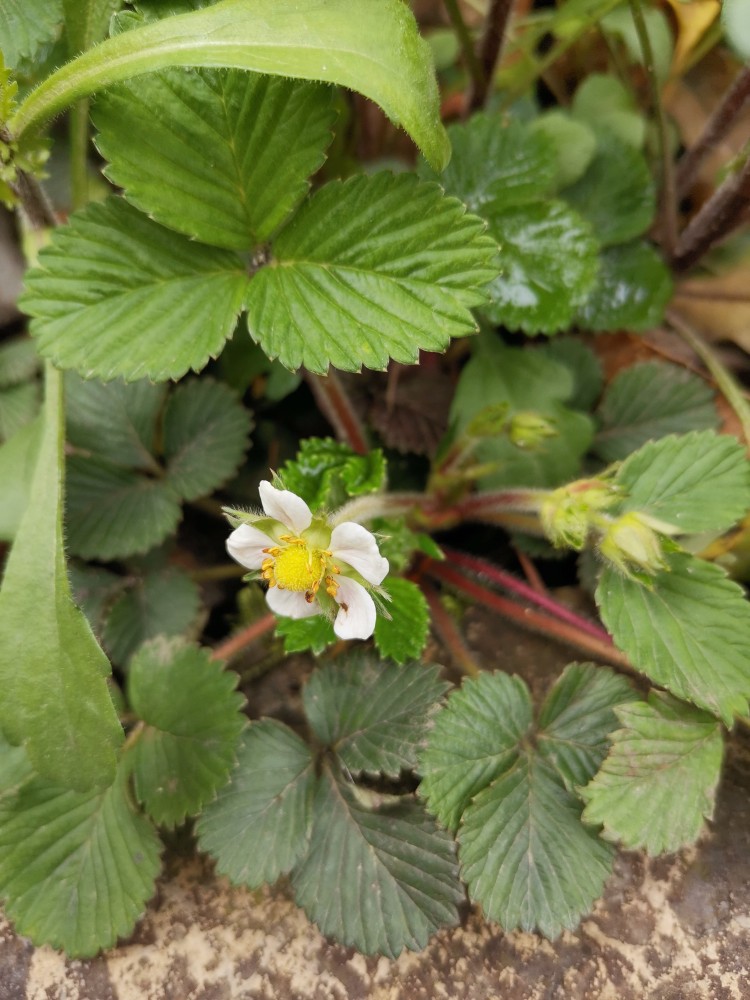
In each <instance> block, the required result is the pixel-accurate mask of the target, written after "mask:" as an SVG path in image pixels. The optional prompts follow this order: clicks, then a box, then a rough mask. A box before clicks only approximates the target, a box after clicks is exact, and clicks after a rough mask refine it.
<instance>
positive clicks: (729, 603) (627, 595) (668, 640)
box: [596, 552, 750, 726]
mask: <svg viewBox="0 0 750 1000" xmlns="http://www.w3.org/2000/svg"><path fill="white" fill-rule="evenodd" d="M668 558H669V570H666V571H664V572H661V573H659V574H658V575H657V576H656V577H655V578H654V580H653V587H652V589H647V588H646V587H644V586H643V585H642V584H640V583H638V582H637V581H635V580H632V579H629V578H628V577H625V576H622V575H620V574H619V573H618V572H617V570H615V569H614V568H611V567H605V569H604V570H603V572H602V575H601V577H600V579H599V585H598V587H597V589H596V603H597V605H598V606H599V610H600V612H601V615H602V620H603V622H604V624H605V625H606V626H607V628H608V629H609V631H610V632H611V633H612V637H613V639H614V640H615V642H616V643H617V645H618V647H619V648H620V649H622V650H623V651H624V652H625V653H626V654H627V656H628V658H629V659H630V661H631V663H633V665H634V666H636V667H637V668H638V669H639V670H641V671H642V672H643V673H645V674H646V675H647V676H648V677H650V678H651V680H652V681H654V683H656V684H660V685H661V686H663V687H665V688H668V689H669V690H670V691H671V692H672V693H673V694H675V695H677V697H678V698H684V699H686V700H688V701H692V702H693V703H694V704H696V705H699V706H700V707H701V708H705V709H707V710H708V711H709V712H712V713H713V714H714V715H717V716H719V718H720V719H722V720H723V721H724V722H725V723H726V725H727V726H731V725H732V721H733V717H734V715H735V714H736V715H747V712H748V698H750V605H748V603H747V601H746V600H745V598H744V595H743V592H742V589H741V588H740V587H739V586H738V585H737V584H736V583H734V582H733V581H732V580H729V579H728V578H727V575H726V573H725V572H724V570H722V569H721V568H720V567H719V566H716V565H714V564H713V563H708V562H704V561H703V560H702V559H696V558H694V557H693V556H690V555H688V554H687V553H684V552H675V553H672V554H671V555H670V556H669V557H668Z"/></svg>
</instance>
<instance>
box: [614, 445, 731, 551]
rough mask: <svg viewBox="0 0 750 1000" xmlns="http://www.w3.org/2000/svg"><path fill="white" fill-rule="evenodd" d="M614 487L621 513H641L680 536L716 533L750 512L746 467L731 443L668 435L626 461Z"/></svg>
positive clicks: (645, 446) (619, 471) (621, 467)
mask: <svg viewBox="0 0 750 1000" xmlns="http://www.w3.org/2000/svg"><path fill="white" fill-rule="evenodd" d="M615 481H616V484H617V486H619V487H620V488H621V489H623V490H624V491H625V494H626V499H625V501H624V503H623V506H622V509H623V510H643V511H646V513H648V514H650V515H651V517H656V518H658V519H659V520H660V521H666V522H667V524H673V525H675V527H678V528H679V529H680V530H681V531H683V532H699V531H721V530H722V528H728V527H729V526H730V525H732V524H734V522H735V521H739V519H740V518H741V517H744V516H745V514H746V513H747V510H748V508H749V507H750V462H748V460H747V457H746V455H745V449H744V448H743V447H742V445H741V444H740V442H739V441H738V440H737V438H735V437H732V436H731V435H729V434H715V433H714V432H713V431H692V432H691V433H690V434H670V435H669V436H668V437H665V438H662V439H661V440H660V441H652V442H650V443H648V444H646V445H644V446H643V447H642V448H641V449H640V450H639V451H637V452H635V453H634V454H633V455H631V456H630V457H629V458H627V459H626V460H625V461H624V462H623V464H622V465H621V466H620V468H619V469H618V472H617V477H616V480H615Z"/></svg>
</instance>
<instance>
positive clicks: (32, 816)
mask: <svg viewBox="0 0 750 1000" xmlns="http://www.w3.org/2000/svg"><path fill="white" fill-rule="evenodd" d="M127 772H128V768H127V766H126V764H125V763H123V764H121V765H120V767H119V769H118V774H117V778H116V779H115V782H114V784H112V785H111V786H110V787H109V788H107V789H106V790H105V791H103V792H76V791H71V790H70V789H67V788H63V787H60V786H59V785H54V784H51V783H49V782H48V781H45V780H44V779H43V778H32V779H31V781H29V782H27V783H26V784H24V785H23V786H22V787H21V788H20V789H19V790H18V791H17V792H16V793H15V794H14V795H12V796H9V797H8V798H6V799H4V800H3V802H2V804H1V805H0V895H1V896H2V897H3V899H4V900H5V912H6V913H7V915H8V916H9V917H10V919H11V920H12V921H13V923H14V925H15V927H16V930H17V931H18V933H19V934H23V935H25V936H26V937H29V938H31V940H32V941H33V942H34V944H37V945H42V944H47V945H51V946H52V947H53V948H61V949H63V950H64V951H65V952H66V954H67V955H68V956H70V957H71V958H90V957H91V956H93V955H95V954H96V953H97V952H98V951H100V950H101V949H102V948H109V947H111V946H112V945H114V944H115V943H116V941H117V939H118V938H121V937H125V936H126V935H128V934H130V933H131V931H132V930H133V927H134V926H135V923H136V921H137V920H138V918H139V917H140V915H141V914H142V913H143V910H144V907H145V904H146V901H147V900H148V899H149V898H150V897H151V895H152V894H153V892H154V884H155V880H156V876H157V874H158V871H159V852H160V848H161V845H160V843H159V838H158V837H157V835H156V832H155V830H154V828H153V826H152V824H151V823H150V821H149V820H147V819H146V818H145V817H144V816H143V815H142V814H141V813H140V812H139V811H137V810H136V808H135V807H134V805H133V802H132V800H131V796H130V792H129V789H128V773H127Z"/></svg>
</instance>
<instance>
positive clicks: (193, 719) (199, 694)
mask: <svg viewBox="0 0 750 1000" xmlns="http://www.w3.org/2000/svg"><path fill="white" fill-rule="evenodd" d="M237 681H238V677H237V675H236V674H233V673H230V672H227V671H225V670H224V668H223V666H222V664H221V663H219V662H218V661H216V660H212V658H211V654H210V652H209V651H208V650H207V649H201V648H200V647H199V646H193V645H187V644H185V643H184V642H183V641H182V640H180V639H176V640H175V639H172V640H169V639H167V638H165V637H164V636H160V637H159V638H158V639H153V640H152V641H151V642H149V643H147V644H146V645H145V646H141V648H140V650H139V651H138V653H137V654H136V656H134V657H133V660H132V662H131V664H130V670H129V672H128V698H129V700H130V704H131V705H132V707H133V711H134V712H135V713H136V715H137V716H138V717H139V718H140V719H142V720H143V722H145V723H146V728H145V729H144V730H143V732H142V733H141V735H140V737H139V739H138V741H137V742H136V743H135V745H134V747H133V751H132V752H133V761H134V763H133V779H134V781H135V794H136V795H137V797H138V800H139V801H140V802H142V803H143V805H144V807H145V809H146V812H147V813H148V814H149V816H150V817H151V818H152V819H153V820H154V822H156V823H159V824H161V825H164V826H168V827H173V826H177V825H178V824H179V823H182V822H183V821H184V820H185V817H186V816H193V815H195V813H197V812H199V811H200V810H201V808H202V807H203V806H204V805H205V804H206V803H207V802H208V801H210V800H211V799H212V798H213V797H214V796H215V794H216V792H217V791H218V789H219V788H221V787H222V785H224V784H226V782H227V780H228V778H229V772H230V771H231V769H232V767H233V765H234V763H235V753H236V750H237V744H238V742H239V738H240V734H241V733H242V730H243V728H244V726H245V717H244V716H243V714H242V705H243V702H244V698H243V696H242V695H241V694H238V693H237V691H235V687H236V686H237Z"/></svg>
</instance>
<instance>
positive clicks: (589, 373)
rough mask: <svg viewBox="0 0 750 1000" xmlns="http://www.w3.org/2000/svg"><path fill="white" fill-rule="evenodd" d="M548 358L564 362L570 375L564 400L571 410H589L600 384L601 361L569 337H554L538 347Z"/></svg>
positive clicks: (598, 392) (601, 377)
mask: <svg viewBox="0 0 750 1000" xmlns="http://www.w3.org/2000/svg"><path fill="white" fill-rule="evenodd" d="M540 349H541V350H543V351H544V353H545V354H546V355H547V357H548V358H552V359H553V361H557V362H558V363H559V364H561V365H565V367H566V368H567V369H568V371H569V372H570V374H571V375H572V376H573V394H572V395H571V396H569V397H568V398H567V399H566V400H565V401H566V403H568V405H569V406H571V407H572V408H573V409H575V410H589V409H591V407H592V406H593V404H594V403H595V402H596V400H597V399H598V398H599V395H600V393H601V391H602V386H603V385H604V373H603V372H602V363H601V361H600V360H599V358H598V357H597V355H596V354H595V353H594V352H593V351H592V350H591V348H590V347H587V346H586V345H585V344H583V343H581V341H580V340H575V339H574V338H573V337H555V339H554V340H550V341H549V343H547V344H544V345H543V346H542V347H541V348H540Z"/></svg>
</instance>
